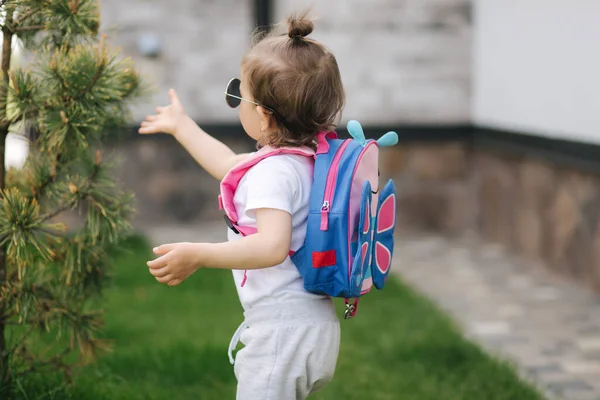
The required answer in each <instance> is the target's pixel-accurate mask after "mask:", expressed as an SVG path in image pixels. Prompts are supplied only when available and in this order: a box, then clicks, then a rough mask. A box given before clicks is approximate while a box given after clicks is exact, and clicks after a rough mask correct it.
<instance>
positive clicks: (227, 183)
mask: <svg viewBox="0 0 600 400" xmlns="http://www.w3.org/2000/svg"><path fill="white" fill-rule="evenodd" d="M277 154H297V155H302V156H306V157H313V158H314V157H315V152H314V151H313V150H312V149H310V148H308V147H281V148H276V149H275V148H272V147H269V146H266V147H263V148H262V149H260V150H259V151H257V152H256V153H254V154H253V155H252V156H250V157H249V158H248V159H247V160H245V161H243V162H241V163H240V164H238V165H236V166H235V167H233V168H232V169H231V171H229V172H228V173H227V175H225V177H224V178H223V180H222V181H221V194H220V195H219V208H221V209H222V210H224V211H225V215H226V216H227V217H228V219H229V220H230V221H231V223H232V225H233V227H235V228H236V229H237V230H238V231H239V232H240V233H241V234H242V235H244V236H246V235H249V234H252V233H255V232H256V229H254V228H251V227H240V226H238V225H237V221H238V215H237V212H236V210H235V205H234V203H233V196H234V194H235V191H236V190H237V187H238V185H239V183H240V181H241V180H242V177H243V176H244V175H245V174H246V172H248V170H249V169H250V168H252V167H253V166H255V165H256V164H258V163H259V162H260V161H262V160H264V159H265V158H267V157H272V156H275V155H277Z"/></svg>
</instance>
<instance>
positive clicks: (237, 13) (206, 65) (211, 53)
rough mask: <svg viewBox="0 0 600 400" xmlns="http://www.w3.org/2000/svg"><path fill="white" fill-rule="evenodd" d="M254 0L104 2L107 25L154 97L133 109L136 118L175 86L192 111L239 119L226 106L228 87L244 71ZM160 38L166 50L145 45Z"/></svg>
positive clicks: (205, 117) (211, 118)
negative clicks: (242, 63)
mask: <svg viewBox="0 0 600 400" xmlns="http://www.w3.org/2000/svg"><path fill="white" fill-rule="evenodd" d="M252 3H253V2H251V1H238V0H219V1H216V0H202V1H199V0H169V1H167V0H162V1H147V0H127V1H122V0H103V1H102V3H101V10H102V15H101V18H102V21H101V24H102V29H103V30H104V31H105V32H106V33H108V35H109V37H111V38H112V40H111V41H112V43H114V44H115V45H117V46H119V47H120V48H121V52H122V54H123V55H124V56H127V57H132V58H133V59H134V60H135V62H136V65H137V67H138V68H139V69H140V70H141V71H142V73H143V74H144V76H145V78H146V80H147V81H148V83H149V84H151V85H152V86H153V88H154V93H153V95H152V96H151V97H150V98H149V99H148V100H146V101H142V102H140V103H139V104H137V105H136V106H135V107H134V109H133V118H134V120H135V121H136V122H140V121H142V120H143V119H144V118H145V116H146V115H147V114H148V113H149V112H153V111H154V107H155V106H156V105H159V104H165V103H166V102H168V96H167V91H168V90H169V88H174V89H175V90H176V91H177V93H178V95H179V97H180V99H181V101H182V103H183V105H184V107H185V108H186V111H187V112H188V114H189V115H190V116H191V117H192V118H194V119H196V120H198V121H204V122H211V123H233V122H236V121H237V112H235V111H233V110H231V109H230V108H228V107H227V106H226V105H225V97H224V92H225V86H226V85H227V82H228V81H229V79H231V78H232V77H234V76H238V75H239V67H240V59H241V56H242V54H243V53H244V51H246V49H247V48H248V46H249V43H250V41H249V37H250V33H251V32H252V30H253V29H254V22H253V17H252V9H251V7H252ZM155 40H158V42H159V49H160V52H159V53H158V55H156V56H154V57H149V56H145V55H144V53H143V52H142V51H141V49H143V48H145V47H146V45H144V43H148V45H147V46H148V48H152V47H154V46H153V43H154V41H155Z"/></svg>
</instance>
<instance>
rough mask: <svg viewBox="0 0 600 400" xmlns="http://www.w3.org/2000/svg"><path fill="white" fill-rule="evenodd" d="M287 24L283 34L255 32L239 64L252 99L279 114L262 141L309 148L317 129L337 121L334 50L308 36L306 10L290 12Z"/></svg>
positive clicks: (340, 103) (339, 99)
mask: <svg viewBox="0 0 600 400" xmlns="http://www.w3.org/2000/svg"><path fill="white" fill-rule="evenodd" d="M287 24H288V30H287V32H286V33H284V34H278V33H275V32H271V33H269V34H266V35H264V34H263V35H262V36H260V35H255V38H254V39H255V43H254V45H253V46H252V48H251V50H250V51H249V52H248V53H247V54H246V56H245V57H244V59H243V61H242V65H243V68H244V71H245V74H246V77H247V79H248V87H249V89H250V94H251V95H252V96H253V98H254V100H255V101H256V102H258V103H260V104H262V105H265V106H267V107H270V108H272V109H273V110H275V112H276V113H277V114H278V115H274V120H275V124H276V128H277V131H276V133H274V134H272V135H271V136H270V137H269V142H268V143H264V144H268V145H271V146H274V147H281V146H304V145H308V146H313V145H314V139H315V136H316V134H317V133H318V132H319V131H322V130H330V129H333V128H334V127H335V125H336V124H337V122H338V121H339V118H340V117H341V112H342V109H343V108H344V102H345V95H344V87H343V85H342V80H341V77H340V71H339V68H338V64H337V61H336V59H335V57H334V56H333V54H331V52H330V51H329V50H328V49H327V48H326V47H325V46H323V45H322V44H321V43H319V42H317V41H315V40H312V39H308V38H306V36H308V35H309V34H310V33H311V32H312V31H313V28H314V25H313V22H312V21H311V20H310V19H308V18H307V12H304V13H303V14H301V15H300V16H296V15H292V16H290V17H289V18H288V19H287Z"/></svg>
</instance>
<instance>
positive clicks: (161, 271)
mask: <svg viewBox="0 0 600 400" xmlns="http://www.w3.org/2000/svg"><path fill="white" fill-rule="evenodd" d="M149 271H150V273H151V274H152V275H154V276H155V277H157V278H161V277H163V276H167V275H169V274H170V270H169V267H168V266H166V267H162V268H149Z"/></svg>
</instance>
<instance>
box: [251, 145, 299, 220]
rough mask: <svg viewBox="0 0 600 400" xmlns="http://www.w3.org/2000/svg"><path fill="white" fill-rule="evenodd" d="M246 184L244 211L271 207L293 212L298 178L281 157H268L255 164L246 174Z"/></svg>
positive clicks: (291, 167) (290, 166)
mask: <svg viewBox="0 0 600 400" xmlns="http://www.w3.org/2000/svg"><path fill="white" fill-rule="evenodd" d="M246 184H247V187H248V195H247V199H246V212H249V211H254V210H258V209H260V208H272V209H276V210H282V211H286V212H287V213H289V214H293V212H294V201H295V199H296V198H297V193H298V189H299V185H300V179H299V177H298V173H297V172H296V170H295V169H294V167H293V166H292V165H290V163H288V162H286V161H285V159H283V157H278V156H273V157H269V158H266V159H264V160H262V161H261V162H259V163H258V164H256V165H255V166H254V167H252V168H251V169H250V171H248V173H247V174H246Z"/></svg>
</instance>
